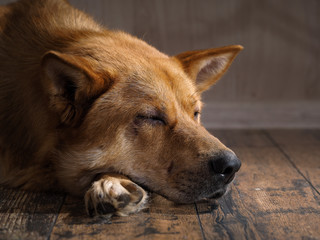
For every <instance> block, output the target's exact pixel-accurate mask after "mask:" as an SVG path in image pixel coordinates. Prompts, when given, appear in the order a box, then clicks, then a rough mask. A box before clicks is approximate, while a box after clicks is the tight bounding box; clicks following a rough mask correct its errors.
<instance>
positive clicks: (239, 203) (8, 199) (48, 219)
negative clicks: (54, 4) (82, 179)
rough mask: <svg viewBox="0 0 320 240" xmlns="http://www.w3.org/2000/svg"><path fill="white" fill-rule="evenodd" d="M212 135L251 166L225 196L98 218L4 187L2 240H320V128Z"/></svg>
mask: <svg viewBox="0 0 320 240" xmlns="http://www.w3.org/2000/svg"><path fill="white" fill-rule="evenodd" d="M212 133H213V134H214V135H215V136H217V137H219V138H220V139H221V141H223V142H225V143H226V145H228V146H229V147H231V148H232V149H233V150H234V151H235V152H236V153H237V155H238V156H239V157H240V159H241V160H242V163H243V165H242V168H241V170H240V172H239V174H238V175H237V178H236V179H235V181H234V184H233V185H232V186H231V189H230V191H229V192H228V193H227V194H226V195H225V196H224V197H222V198H221V199H219V200H217V201H209V202H205V201H203V202H200V203H197V204H195V205H194V204H189V205H176V204H174V203H172V202H170V201H168V200H166V199H164V198H162V197H160V196H158V195H155V194H153V195H151V196H150V199H151V202H150V205H149V207H148V208H146V209H145V210H144V211H142V212H140V213H138V214H134V215H131V216H128V217H112V218H101V217H100V218H99V217H96V218H90V217H88V216H87V215H86V213H85V210H84V209H85V208H84V203H83V199H77V198H73V197H70V196H67V197H66V199H65V200H64V198H65V196H64V195H59V194H48V193H30V192H25V191H19V190H14V189H7V188H4V187H1V188H0V239H111V240H113V239H204V240H208V239H237V240H238V239H266V240H269V239H288V240H289V239H290V240H291V239H310V240H311V239H312V240H317V239H320V228H319V226H320V217H319V216H320V194H319V179H320V178H319V172H318V170H319V162H320V161H319V149H320V131H319V130H270V131H269V130H268V131H266V130H259V131H257V130H215V131H212ZM61 205H62V207H61Z"/></svg>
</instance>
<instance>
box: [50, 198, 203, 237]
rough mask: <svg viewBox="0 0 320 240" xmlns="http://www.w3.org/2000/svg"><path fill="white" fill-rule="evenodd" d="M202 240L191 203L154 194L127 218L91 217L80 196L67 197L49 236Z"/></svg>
mask: <svg viewBox="0 0 320 240" xmlns="http://www.w3.org/2000/svg"><path fill="white" fill-rule="evenodd" d="M65 238H68V239H111V240H112V239H117V240H118V239H202V232H201V229H200V226H199V222H198V218H197V214H196V211H195V208H194V205H192V204H191V205H175V204H174V203H172V202H170V201H167V200H166V199H164V198H162V197H160V196H158V195H154V196H152V200H151V203H150V207H149V208H147V209H145V210H144V211H143V212H140V213H137V214H133V215H130V216H128V217H112V218H111V219H104V218H99V217H95V218H90V217H88V216H87V215H86V213H85V210H84V204H83V200H82V199H75V198H71V197H67V199H66V202H65V204H64V205H63V207H62V210H61V213H60V215H59V217H58V220H57V222H56V225H55V227H54V228H53V231H52V234H51V237H50V239H65Z"/></svg>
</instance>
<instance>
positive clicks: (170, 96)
mask: <svg viewBox="0 0 320 240" xmlns="http://www.w3.org/2000/svg"><path fill="white" fill-rule="evenodd" d="M241 49H242V47H241V46H228V47H222V48H217V49H209V50H202V51H191V52H186V53H182V54H179V55H177V56H174V57H168V56H167V55H164V54H162V53H160V52H158V51H157V50H156V49H154V48H153V47H151V46H149V45H147V44H146V43H144V42H143V41H140V40H138V39H136V38H133V37H131V36H129V35H126V34H124V33H108V34H106V35H103V36H95V37H91V38H89V37H88V38H86V39H84V40H81V41H79V42H78V43H74V44H73V45H72V46H69V47H68V48H67V49H65V50H63V53H61V52H62V50H61V51H60V52H49V53H47V54H46V55H45V57H44V58H43V62H42V67H43V69H44V73H45V78H44V79H45V82H44V84H45V87H46V88H47V89H48V90H49V91H48V93H49V96H50V108H51V109H52V110H53V111H54V112H55V113H56V114H57V116H59V131H60V134H61V141H64V143H65V144H64V147H62V149H61V150H60V151H61V152H62V153H63V152H65V154H66V155H67V157H66V158H65V160H64V161H66V162H67V161H68V160H67V158H72V154H71V150H70V149H73V153H75V152H77V155H76V156H77V158H78V159H77V160H73V162H72V164H73V166H72V168H74V169H82V171H81V172H82V173H83V172H88V171H92V172H94V173H99V172H108V171H109V172H117V173H121V174H124V175H126V176H128V177H129V178H131V179H132V180H133V181H135V182H136V183H138V184H141V185H142V186H145V187H147V188H149V189H150V190H152V191H155V192H157V193H159V194H161V195H163V196H165V197H167V198H169V199H171V200H173V201H176V202H184V203H188V202H194V201H197V200H200V199H203V198H217V197H220V196H222V195H223V194H224V193H225V191H226V189H227V185H228V184H229V183H230V182H231V181H232V180H233V178H234V176H235V173H236V172H237V171H238V170H239V168H240V161H239V159H238V158H237V157H236V155H235V154H234V153H233V152H232V151H231V150H230V149H228V148H227V147H225V146H224V145H223V144H222V143H221V142H220V141H219V140H218V139H217V138H215V137H214V136H212V135H211V134H210V133H208V132H207V131H206V130H205V128H204V127H203V126H202V125H201V123H200V115H201V110H202V103H201V94H202V92H203V91H205V90H207V89H208V88H209V87H210V86H212V85H213V84H214V83H215V82H216V81H217V80H218V79H219V78H220V77H221V76H222V75H223V73H224V72H225V71H226V70H227V68H228V67H229V66H230V64H231V62H232V61H233V59H234V58H235V57H236V55H237V54H238V53H239V51H240V50H241ZM69 148H70V149H69ZM90 153H92V154H90ZM63 164H65V165H64V166H65V167H70V168H71V163H70V164H69V165H67V163H62V165H63ZM77 164H78V166H75V165H77ZM79 174H80V170H79Z"/></svg>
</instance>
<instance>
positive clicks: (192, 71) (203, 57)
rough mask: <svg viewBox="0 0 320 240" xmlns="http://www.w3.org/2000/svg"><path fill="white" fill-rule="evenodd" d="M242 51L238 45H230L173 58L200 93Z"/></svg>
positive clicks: (208, 86) (209, 85)
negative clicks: (178, 62)
mask: <svg viewBox="0 0 320 240" xmlns="http://www.w3.org/2000/svg"><path fill="white" fill-rule="evenodd" d="M242 49H243V47H242V46H240V45H232V46H227V47H221V48H212V49H207V50H199V51H190V52H185V53H181V54H179V55H177V56H175V58H176V59H178V60H179V61H180V63H181V64H182V66H183V68H184V70H185V71H186V73H187V74H188V75H189V76H190V77H191V79H193V80H194V81H195V83H196V86H197V90H198V92H200V93H201V92H203V91H205V90H207V89H208V88H210V87H211V86H212V85H213V84H214V83H215V82H217V80H219V79H220V77H221V76H222V75H223V74H224V73H225V72H226V71H227V69H228V68H229V67H230V65H231V63H232V61H233V60H234V58H235V57H236V56H237V54H238V53H239V52H240V51H241V50H242Z"/></svg>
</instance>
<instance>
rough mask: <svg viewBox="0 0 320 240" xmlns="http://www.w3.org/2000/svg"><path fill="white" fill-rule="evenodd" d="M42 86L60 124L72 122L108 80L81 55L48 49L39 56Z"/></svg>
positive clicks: (72, 124) (71, 123) (100, 92)
mask: <svg viewBox="0 0 320 240" xmlns="http://www.w3.org/2000/svg"><path fill="white" fill-rule="evenodd" d="M42 69H43V73H44V81H45V83H44V87H45V88H46V90H47V91H48V94H49V97H50V107H51V108H52V109H53V110H54V111H55V112H57V113H58V114H59V115H60V120H61V124H63V125H68V126H75V125H77V124H78V120H79V118H81V116H83V114H84V113H85V112H86V110H88V108H89V107H90V105H91V104H92V102H93V101H94V100H95V99H96V98H97V97H98V96H99V95H100V94H102V93H103V92H105V91H106V90H107V89H108V87H109V86H110V84H111V81H110V78H109V77H108V76H101V75H99V74H96V73H95V72H94V71H93V70H92V69H91V67H90V64H89V63H88V62H87V61H86V60H85V59H84V58H81V57H78V56H73V55H68V54H63V53H59V52H55V51H50V52H48V53H46V54H45V56H44V57H43V59H42Z"/></svg>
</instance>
